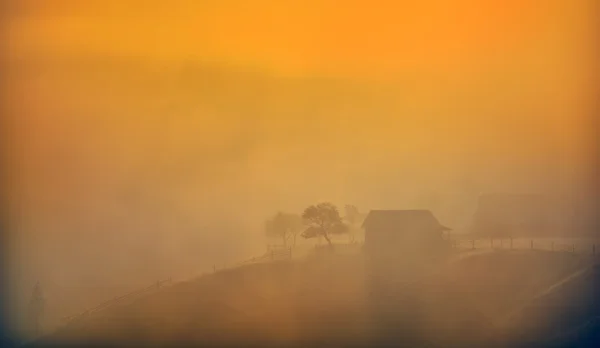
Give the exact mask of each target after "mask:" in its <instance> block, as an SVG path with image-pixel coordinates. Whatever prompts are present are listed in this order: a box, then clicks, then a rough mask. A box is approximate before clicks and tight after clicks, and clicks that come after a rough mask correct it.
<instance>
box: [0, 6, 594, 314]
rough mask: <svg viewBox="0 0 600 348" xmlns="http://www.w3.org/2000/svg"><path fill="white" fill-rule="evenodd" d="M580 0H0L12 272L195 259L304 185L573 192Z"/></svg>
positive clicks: (583, 36)
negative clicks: (402, 0) (403, 0)
mask: <svg viewBox="0 0 600 348" xmlns="http://www.w3.org/2000/svg"><path fill="white" fill-rule="evenodd" d="M592 2H593V1H586V0H578V1H544V2H543V6H542V5H540V4H541V2H537V1H522V0H521V1H486V2H484V3H483V2H479V1H466V0H464V1H454V2H452V3H450V2H442V1H430V2H421V3H420V5H410V6H408V5H390V4H388V3H387V2H386V3H384V2H381V3H379V2H377V1H369V2H365V1H352V2H350V1H348V2H345V6H344V7H341V6H340V5H339V3H338V2H335V1H302V2H297V3H296V4H294V5H292V4H291V2H279V1H252V2H249V1H248V2H244V1H233V0H230V1H218V2H217V1H203V2H201V1H180V2H177V1H171V2H168V4H165V3H161V4H159V2H154V1H147V2H145V5H144V6H143V7H142V6H141V5H137V4H135V3H134V2H122V1H87V2H85V4H83V3H82V2H80V1H67V0H62V1H53V2H52V6H50V5H49V4H46V5H41V4H40V3H39V2H34V1H13V2H9V3H8V4H7V5H6V6H7V11H6V12H5V13H6V18H5V19H6V20H7V21H6V23H5V25H6V30H5V33H4V34H5V36H6V38H7V40H6V41H5V43H6V46H5V51H4V52H5V55H4V57H3V58H4V60H5V62H6V64H5V66H6V67H7V72H8V74H6V78H5V88H4V89H3V91H4V95H3V99H4V100H5V105H6V106H7V108H8V113H7V116H8V117H7V120H6V121H7V122H8V123H7V125H8V128H7V129H8V130H9V131H8V132H7V135H8V136H7V137H5V141H6V142H7V143H6V144H7V146H5V147H4V148H5V149H7V157H6V158H7V160H8V162H7V163H8V164H9V166H7V168H8V169H9V177H8V180H7V181H6V183H7V187H8V190H9V191H8V192H9V195H8V197H9V208H10V209H9V213H10V214H9V242H10V243H9V245H10V254H9V271H10V274H11V276H12V277H13V278H11V279H12V280H13V281H12V282H11V284H10V285H11V289H10V290H11V293H12V294H13V296H15V297H16V298H20V297H21V296H25V297H26V296H29V292H28V291H29V289H30V288H31V287H32V286H33V284H34V283H35V280H38V279H40V280H41V281H42V283H44V282H46V283H48V284H60V286H80V285H82V284H87V285H90V286H92V285H93V286H98V285H105V286H117V285H118V286H123V287H128V286H131V287H133V286H138V285H139V284H142V285H144V284H146V283H148V282H152V281H155V280H156V279H158V278H164V277H168V276H188V275H191V274H196V273H201V272H203V271H205V270H207V269H210V268H211V267H212V266H213V265H214V264H215V263H216V264H220V263H223V262H229V261H235V260H239V259H244V258H247V257H251V256H253V255H255V254H260V253H261V252H263V251H264V245H265V238H264V233H263V223H264V220H265V219H266V218H268V217H269V216H270V215H271V214H273V213H274V212H275V211H277V210H284V211H289V212H294V213H300V212H301V210H302V209H303V208H304V207H306V206H307V205H309V204H314V203H316V202H320V201H332V202H335V203H336V204H339V205H343V204H346V203H348V204H355V205H357V206H358V207H364V209H370V208H373V209H375V208H390V209H403V208H429V207H426V206H418V207H415V206H416V205H424V204H423V203H422V202H423V200H422V199H421V197H422V196H423V194H428V193H430V192H437V193H440V194H447V195H454V196H456V197H460V200H459V201H458V202H457V204H458V205H461V206H462V208H461V209H463V210H465V211H467V213H465V216H466V217H467V218H470V215H469V214H470V212H469V210H470V209H471V210H472V209H473V206H474V202H475V201H476V199H477V195H478V194H479V193H480V192H511V193H521V192H543V193H550V194H567V195H582V194H585V192H587V191H589V190H590V188H591V186H590V185H591V184H592V183H593V175H592V169H593V167H594V165H595V163H593V162H592V160H593V158H594V153H593V152H592V149H593V148H594V147H593V145H595V144H594V141H595V139H594V134H593V132H592V129H593V126H594V123H593V122H592V120H593V116H594V112H597V109H596V110H595V109H594V107H596V106H597V105H593V101H594V99H593V95H592V92H595V89H594V87H596V84H597V81H596V80H595V77H596V75H595V74H593V73H591V72H594V71H596V70H595V69H597V65H596V61H597V59H594V57H596V58H597V56H594V54H595V53H596V51H594V50H595V47H594V46H593V45H592V43H594V42H595V40H596V39H597V37H595V31H594V29H593V25H594V24H595V23H596V20H597V19H596V18H592V15H591V13H593V11H591V6H592V5H593V4H592ZM300 4H301V5H300ZM449 223H450V222H449ZM453 223H454V225H456V226H453V227H455V228H456V229H457V230H459V231H460V230H461V228H464V227H465V226H466V225H467V224H468V221H466V220H464V219H462V218H460V219H459V218H457V219H454V221H453ZM13 285H14V286H13ZM87 285H86V286H87ZM51 286H52V285H48V287H51ZM60 286H57V288H59V287H60ZM24 289H26V290H24ZM23 291H25V293H23ZM56 296H60V295H59V292H58V290H57V293H56ZM111 296H112V295H111ZM19 301H21V302H22V301H23V299H20V300H18V301H17V303H20V302H19ZM14 310H15V312H16V311H18V309H14Z"/></svg>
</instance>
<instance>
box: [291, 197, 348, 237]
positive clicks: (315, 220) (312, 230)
mask: <svg viewBox="0 0 600 348" xmlns="http://www.w3.org/2000/svg"><path fill="white" fill-rule="evenodd" d="M302 218H303V219H304V220H305V221H306V222H307V223H308V224H309V227H308V229H306V230H305V231H304V232H303V233H302V236H303V237H304V238H314V237H318V236H323V238H325V240H326V241H327V243H329V245H330V246H331V245H332V244H331V239H330V238H329V236H330V235H331V234H339V233H347V232H348V226H347V225H345V224H344V223H343V222H342V218H341V217H340V212H339V211H338V209H337V207H336V206H335V205H333V204H331V203H319V204H317V205H311V206H310V207H308V208H306V209H305V210H304V213H302Z"/></svg>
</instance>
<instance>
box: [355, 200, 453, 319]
mask: <svg viewBox="0 0 600 348" xmlns="http://www.w3.org/2000/svg"><path fill="white" fill-rule="evenodd" d="M362 226H363V228H364V230H365V242H364V252H365V256H366V260H365V261H366V264H365V266H366V277H367V286H368V288H369V294H370V295H369V296H370V298H371V301H374V302H373V304H374V306H375V307H376V308H379V304H378V303H379V301H384V299H387V298H390V297H394V296H395V295H394V294H395V293H396V292H397V291H401V289H402V286H401V285H400V284H406V283H411V282H413V281H415V280H416V279H418V278H419V277H421V276H422V274H423V272H428V270H430V269H431V268H432V267H436V265H438V262H439V261H441V260H443V259H444V258H445V256H446V255H447V253H448V252H449V251H450V245H449V243H448V242H447V241H446V240H444V236H443V233H444V231H450V228H448V227H446V226H443V225H441V224H440V223H439V222H438V220H437V219H436V218H435V217H434V216H433V214H432V213H431V211H429V210H372V211H371V212H370V213H369V214H368V215H367V217H366V219H365V221H364V222H363V225H362ZM381 305H382V306H383V307H382V308H390V305H391V304H390V303H382V304H381ZM375 307H374V308H375ZM398 310H400V309H398ZM376 315H378V316H380V314H376Z"/></svg>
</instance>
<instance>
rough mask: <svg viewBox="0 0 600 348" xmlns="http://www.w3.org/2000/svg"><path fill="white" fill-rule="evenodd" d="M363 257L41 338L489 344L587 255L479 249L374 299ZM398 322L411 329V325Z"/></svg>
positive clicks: (243, 275)
mask: <svg viewBox="0 0 600 348" xmlns="http://www.w3.org/2000/svg"><path fill="white" fill-rule="evenodd" d="M363 261H364V260H363V259H362V258H361V257H359V256H357V255H343V256H342V255H337V256H333V255H332V256H319V257H315V258H311V259H309V260H306V261H302V262H276V263H271V264H256V265H250V266H246V267H242V268H239V269H234V270H229V271H222V272H217V273H215V274H214V275H208V276H205V277H202V278H199V279H196V280H193V281H189V282H186V283H180V284H176V285H174V286H172V287H170V288H166V289H164V290H162V291H160V292H157V293H154V294H152V295H149V296H147V297H145V298H141V299H139V300H137V301H135V302H133V303H129V304H124V305H122V306H119V307H116V308H112V309H110V310H106V311H104V312H100V313H97V315H94V316H91V317H90V318H88V319H87V320H85V321H81V322H79V323H77V324H74V325H73V326H71V327H66V328H64V329H62V330H60V331H58V332H56V333H54V334H53V335H51V336H49V337H46V338H45V339H44V340H43V342H39V343H38V346H47V345H50V344H51V343H52V342H54V343H57V342H58V343H60V345H61V346H64V345H65V344H66V343H71V344H81V345H88V344H90V343H105V344H109V343H110V344H111V345H123V344H126V345H130V344H132V343H138V344H141V345H144V346H148V345H158V346H160V345H167V344H168V345H173V344H174V342H179V343H181V344H186V343H194V344H200V343H205V344H211V345H216V344H218V343H220V344H232V345H236V346H239V345H242V346H249V345H252V343H256V344H257V345H260V346H265V345H273V346H281V345H283V344H285V345H291V344H298V345H303V346H331V344H332V343H334V342H336V343H339V344H340V345H344V346H348V345H363V346H369V345H371V344H374V343H382V340H383V342H385V340H393V341H394V342H396V343H397V342H400V341H403V342H410V343H411V345H412V346H422V345H427V346H445V347H447V346H454V345H457V346H468V345H472V346H481V344H482V343H483V342H486V346H489V345H490V344H491V343H492V342H493V341H492V340H495V339H497V338H499V336H498V334H499V333H500V332H502V334H503V335H507V331H498V330H497V323H496V322H497V321H498V318H503V317H506V316H507V315H509V314H510V313H512V312H515V311H517V310H519V308H522V307H523V306H524V305H525V304H527V303H529V302H531V301H532V299H534V298H535V297H536V296H537V295H538V294H540V293H541V292H543V291H544V290H545V289H548V288H549V287H550V286H552V285H553V284H555V283H557V282H559V281H560V280H561V279H563V278H565V277H567V276H568V275H570V274H573V273H574V272H576V271H577V270H579V269H581V268H582V267H584V266H586V264H587V263H588V262H589V260H586V259H583V258H580V257H577V256H575V255H572V254H566V253H564V254H563V253H546V252H492V253H487V254H479V255H474V256H472V257H467V258H464V259H462V260H460V261H458V262H456V263H453V264H451V265H448V266H447V267H445V268H443V269H441V270H440V271H439V272H436V273H433V274H431V275H429V276H423V277H422V279H421V280H420V281H419V282H417V283H413V285H411V286H405V287H403V288H398V289H396V291H392V293H391V297H389V298H374V297H373V296H370V294H369V292H368V289H369V287H368V285H369V284H368V283H367V282H366V281H365V280H366V279H368V278H367V277H365V275H366V274H367V273H366V271H367V270H366V269H365V267H364V265H365V263H364V262H363ZM380 304H382V305H383V306H380ZM394 305H399V307H394ZM396 308H398V309H396ZM554 315H558V313H554ZM386 328H391V330H386ZM399 328H406V329H408V328H410V329H411V330H410V334H409V332H408V331H406V330H404V331H403V330H399ZM409 340H410V341H409Z"/></svg>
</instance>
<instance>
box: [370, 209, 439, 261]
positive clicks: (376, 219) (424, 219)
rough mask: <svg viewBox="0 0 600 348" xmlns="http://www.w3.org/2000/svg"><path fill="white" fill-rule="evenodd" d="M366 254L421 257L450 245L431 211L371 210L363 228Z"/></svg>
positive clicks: (387, 256)
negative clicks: (447, 243)
mask: <svg viewBox="0 0 600 348" xmlns="http://www.w3.org/2000/svg"><path fill="white" fill-rule="evenodd" d="M362 227H363V228H364V230H365V251H366V252H367V253H368V254H369V255H370V256H373V257H378V256H383V257H386V258H389V257H393V256H394V255H396V256H397V257H400V258H401V257H405V256H418V255H423V254H429V253H435V252H437V250H439V248H440V247H443V246H445V245H446V243H445V241H444V238H443V232H444V231H450V230H451V229H450V228H448V227H446V226H443V225H441V224H440V223H439V222H438V220H437V219H436V218H435V217H434V216H433V214H432V213H431V211H429V210H371V212H370V213H369V214H368V215H367V217H366V218H365V221H364V222H363V224H362Z"/></svg>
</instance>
